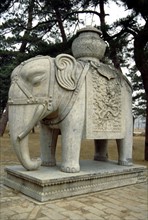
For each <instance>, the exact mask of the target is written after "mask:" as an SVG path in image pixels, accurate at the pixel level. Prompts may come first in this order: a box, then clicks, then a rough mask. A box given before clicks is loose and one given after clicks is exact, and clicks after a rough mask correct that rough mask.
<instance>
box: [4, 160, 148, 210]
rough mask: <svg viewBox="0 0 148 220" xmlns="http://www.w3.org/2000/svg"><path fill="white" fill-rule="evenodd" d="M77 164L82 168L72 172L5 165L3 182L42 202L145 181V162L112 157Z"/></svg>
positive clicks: (54, 168)
mask: <svg viewBox="0 0 148 220" xmlns="http://www.w3.org/2000/svg"><path fill="white" fill-rule="evenodd" d="M80 164H81V172H80V173H75V174H68V173H64V172H60V171H59V169H58V167H52V168H46V167H41V168H40V169H39V170H37V171H30V172H27V171H26V170H25V169H24V168H23V167H22V166H12V167H7V168H6V172H7V177H6V178H5V185H7V186H9V187H11V188H13V189H15V190H18V191H20V192H22V193H24V194H26V195H28V196H30V197H32V198H34V199H36V200H38V201H41V202H44V201H49V200H54V199H59V198H60V199H61V198H65V197H70V196H75V195H81V194H85V193H91V192H96V191H101V190H105V189H111V188H117V187H121V186H126V185H130V184H135V183H140V182H143V181H146V167H144V166H139V165H134V166H131V167H123V166H118V165H117V164H116V163H115V162H113V161H112V162H107V163H105V162H98V161H81V163H80ZM94 202H95V201H94ZM108 202H109V201H108ZM135 202H136V201H135ZM108 204H109V203H108ZM108 208H111V207H108Z"/></svg>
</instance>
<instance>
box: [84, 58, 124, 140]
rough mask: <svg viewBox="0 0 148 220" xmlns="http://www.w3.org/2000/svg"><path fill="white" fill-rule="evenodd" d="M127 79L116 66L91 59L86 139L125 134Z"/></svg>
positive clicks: (87, 81) (88, 78) (88, 79)
mask: <svg viewBox="0 0 148 220" xmlns="http://www.w3.org/2000/svg"><path fill="white" fill-rule="evenodd" d="M122 81H123V78H121V76H120V75H119V73H118V72H117V71H116V70H115V69H114V68H112V67H110V66H108V65H105V64H102V63H100V64H99V63H94V62H93V61H91V67H90V70H89V72H88V74H87V76H86V124H85V129H84V138H87V139H94V138H95V139H114V138H117V139H118V138H123V137H124V127H125V125H124V115H123V107H124V106H123V105H124V97H123V87H124V86H123V85H122Z"/></svg>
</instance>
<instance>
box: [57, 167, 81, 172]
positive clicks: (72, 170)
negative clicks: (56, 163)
mask: <svg viewBox="0 0 148 220" xmlns="http://www.w3.org/2000/svg"><path fill="white" fill-rule="evenodd" d="M61 171H63V172H65V173H78V172H80V166H79V165H78V166H68V165H62V166H61Z"/></svg>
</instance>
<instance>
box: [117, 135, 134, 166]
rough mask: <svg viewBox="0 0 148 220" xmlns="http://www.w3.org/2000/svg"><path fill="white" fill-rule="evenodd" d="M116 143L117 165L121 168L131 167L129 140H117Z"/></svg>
mask: <svg viewBox="0 0 148 220" xmlns="http://www.w3.org/2000/svg"><path fill="white" fill-rule="evenodd" d="M116 141H117V147H118V164H119V165H122V166H131V165H133V162H132V142H131V138H130V139H128V138H127V137H125V138H124V139H119V140H116Z"/></svg>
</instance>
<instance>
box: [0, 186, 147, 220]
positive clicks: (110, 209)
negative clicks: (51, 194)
mask: <svg viewBox="0 0 148 220" xmlns="http://www.w3.org/2000/svg"><path fill="white" fill-rule="evenodd" d="M0 186H1V188H0V198H1V199H0V202H1V204H0V219H1V220H6V219H9V220H31V219H35V220H36V219H37V220H71V219H73V220H83V219H86V220H101V219H105V220H107V219H108V220H147V219H148V186H147V183H141V184H136V185H131V186H127V187H121V188H116V189H112V190H106V191H102V192H97V193H91V194H86V195H83V196H76V197H71V198H67V199H61V200H55V201H50V202H46V203H38V202H36V201H34V200H32V199H30V198H28V197H27V196H25V195H22V194H20V193H18V192H17V191H14V190H12V189H10V188H7V187H5V186H4V185H3V184H2V183H1V185H0Z"/></svg>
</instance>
